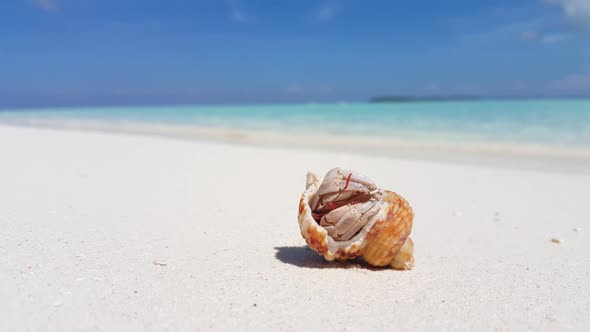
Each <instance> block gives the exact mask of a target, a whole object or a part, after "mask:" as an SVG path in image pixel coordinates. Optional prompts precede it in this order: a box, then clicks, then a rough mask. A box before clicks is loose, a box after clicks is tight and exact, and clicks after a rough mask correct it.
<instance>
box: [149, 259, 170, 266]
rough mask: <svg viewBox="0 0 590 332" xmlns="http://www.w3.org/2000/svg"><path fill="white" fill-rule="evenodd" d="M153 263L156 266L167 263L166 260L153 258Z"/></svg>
mask: <svg viewBox="0 0 590 332" xmlns="http://www.w3.org/2000/svg"><path fill="white" fill-rule="evenodd" d="M153 263H154V265H158V266H166V265H168V262H165V261H159V260H155V261H154V262H153Z"/></svg>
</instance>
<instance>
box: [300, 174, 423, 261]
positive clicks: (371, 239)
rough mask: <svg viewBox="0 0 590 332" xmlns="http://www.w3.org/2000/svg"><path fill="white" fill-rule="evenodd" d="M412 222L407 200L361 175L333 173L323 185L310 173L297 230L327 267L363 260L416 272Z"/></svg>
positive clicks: (302, 197) (326, 178)
mask: <svg viewBox="0 0 590 332" xmlns="http://www.w3.org/2000/svg"><path fill="white" fill-rule="evenodd" d="M413 220H414V212H413V211H412V208H411V207H410V205H409V204H408V202H407V201H406V200H405V199H404V198H403V197H401V196H400V195H398V194H396V193H394V192H391V191H388V190H383V189H380V188H378V187H377V185H376V184H375V183H374V182H373V181H372V180H370V179H369V178H367V177H365V176H363V175H361V174H359V173H356V172H353V171H349V170H344V169H341V168H334V169H332V170H330V171H329V172H328V173H327V174H326V176H325V177H324V179H320V178H319V177H318V176H317V175H316V174H314V173H312V172H308V173H307V184H306V190H305V192H303V194H302V195H301V199H300V201H299V215H298V221H299V228H300V229H301V235H302V236H303V238H304V239H305V241H306V242H307V244H308V245H309V246H310V247H311V248H312V249H313V250H315V251H316V252H317V253H319V254H320V255H322V256H324V258H325V259H326V260H328V261H333V260H349V259H354V258H357V257H362V258H363V259H364V260H365V261H366V262H367V263H369V264H371V265H373V266H391V267H393V268H394V269H397V270H409V269H412V268H413V267H414V255H413V253H414V243H413V242H412V239H410V238H409V235H410V232H411V231H412V222H413Z"/></svg>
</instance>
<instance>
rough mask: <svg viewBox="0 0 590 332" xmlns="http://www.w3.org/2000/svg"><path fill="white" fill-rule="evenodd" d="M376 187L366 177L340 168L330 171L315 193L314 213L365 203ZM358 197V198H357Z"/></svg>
mask: <svg viewBox="0 0 590 332" xmlns="http://www.w3.org/2000/svg"><path fill="white" fill-rule="evenodd" d="M375 190H377V185H376V184H375V183H374V182H373V181H372V180H371V179H369V178H367V177H366V176H364V175H362V174H359V173H356V172H353V171H349V170H344V169H341V168H334V169H332V170H330V171H329V172H328V173H327V174H326V177H325V178H324V181H323V182H322V184H321V185H320V187H319V188H318V191H317V201H316V202H315V205H314V207H315V209H314V210H315V211H316V212H320V213H322V212H327V211H332V210H334V209H337V208H339V207H341V206H343V205H346V204H350V203H354V202H359V201H366V200H368V199H369V198H370V197H369V195H370V194H371V193H372V192H374V191H375ZM359 196H360V197H359Z"/></svg>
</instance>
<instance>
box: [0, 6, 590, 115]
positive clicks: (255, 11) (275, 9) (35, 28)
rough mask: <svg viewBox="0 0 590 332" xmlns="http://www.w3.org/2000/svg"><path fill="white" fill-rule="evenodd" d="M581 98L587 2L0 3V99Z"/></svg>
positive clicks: (16, 103) (587, 49) (9, 102)
mask: <svg viewBox="0 0 590 332" xmlns="http://www.w3.org/2000/svg"><path fill="white" fill-rule="evenodd" d="M375 95H416V96H420V95H442V96H447V95H477V96H588V95H590V0H522V1H515V0H512V1H509V0H504V1H502V0H497V1H488V0H478V1H473V0H448V1H441V0H428V1H427V0H415V1H393V0H374V1H370V0H249V1H248V0H241V1H240V0H228V1H224V0H210V1H205V0H202V1H199V0H193V1H188V0H185V1H181V0H168V1H164V0H160V1H152V0H8V1H3V2H2V4H0V108H9V107H35V106H63V105H102V104H161V103H264V102H309V101H316V102H324V101H363V100H367V99H368V98H369V97H371V96H375Z"/></svg>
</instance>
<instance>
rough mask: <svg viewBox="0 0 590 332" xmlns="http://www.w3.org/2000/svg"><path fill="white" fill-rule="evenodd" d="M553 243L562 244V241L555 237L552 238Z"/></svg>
mask: <svg viewBox="0 0 590 332" xmlns="http://www.w3.org/2000/svg"><path fill="white" fill-rule="evenodd" d="M551 242H553V243H561V240H560V239H558V238H556V237H554V238H551Z"/></svg>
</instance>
